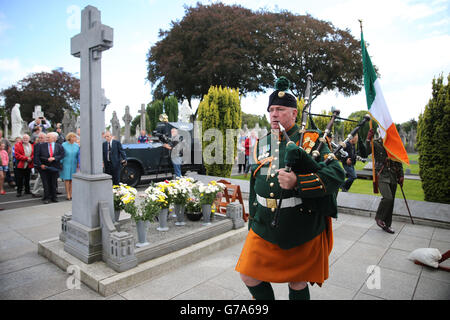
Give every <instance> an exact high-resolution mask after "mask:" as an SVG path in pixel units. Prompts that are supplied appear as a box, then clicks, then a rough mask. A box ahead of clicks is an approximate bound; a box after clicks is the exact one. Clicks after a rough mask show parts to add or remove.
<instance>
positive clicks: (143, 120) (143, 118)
mask: <svg viewBox="0 0 450 320" xmlns="http://www.w3.org/2000/svg"><path fill="white" fill-rule="evenodd" d="M139 113H140V114H141V123H140V128H141V130H146V131H147V128H146V120H147V111H146V110H145V104H141V110H139ZM141 130H139V131H137V132H138V136H139V133H140V132H141Z"/></svg>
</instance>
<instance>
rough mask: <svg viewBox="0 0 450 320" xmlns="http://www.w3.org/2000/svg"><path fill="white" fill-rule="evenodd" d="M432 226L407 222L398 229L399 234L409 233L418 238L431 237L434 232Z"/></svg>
mask: <svg viewBox="0 0 450 320" xmlns="http://www.w3.org/2000/svg"><path fill="white" fill-rule="evenodd" d="M434 229H435V228H434V227H429V226H421V225H413V224H407V225H405V226H404V227H403V229H402V230H401V231H400V234H401V235H409V236H414V237H418V238H424V239H431V237H432V236H433V233H434Z"/></svg>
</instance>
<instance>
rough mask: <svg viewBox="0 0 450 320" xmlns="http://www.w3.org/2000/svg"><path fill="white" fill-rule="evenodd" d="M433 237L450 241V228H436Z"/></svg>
mask: <svg viewBox="0 0 450 320" xmlns="http://www.w3.org/2000/svg"><path fill="white" fill-rule="evenodd" d="M431 239H433V240H440V241H447V242H450V230H449V229H441V228H435V230H434V233H433V236H432V237H431ZM448 250H450V248H449V249H448Z"/></svg>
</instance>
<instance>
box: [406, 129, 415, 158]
mask: <svg viewBox="0 0 450 320" xmlns="http://www.w3.org/2000/svg"><path fill="white" fill-rule="evenodd" d="M406 141H407V143H406V151H407V152H411V153H412V152H415V151H416V149H415V146H416V142H417V131H416V130H415V129H414V128H411V130H410V131H409V133H408V135H407V137H406Z"/></svg>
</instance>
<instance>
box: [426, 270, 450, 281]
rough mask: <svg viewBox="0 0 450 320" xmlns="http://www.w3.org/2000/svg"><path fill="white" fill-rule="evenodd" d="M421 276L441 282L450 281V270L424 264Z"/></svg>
mask: <svg viewBox="0 0 450 320" xmlns="http://www.w3.org/2000/svg"><path fill="white" fill-rule="evenodd" d="M421 278H428V279H433V280H437V281H441V282H446V283H450V272H448V271H444V270H440V269H434V268H432V267H428V266H426V267H425V266H424V267H423V271H422V274H421Z"/></svg>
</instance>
